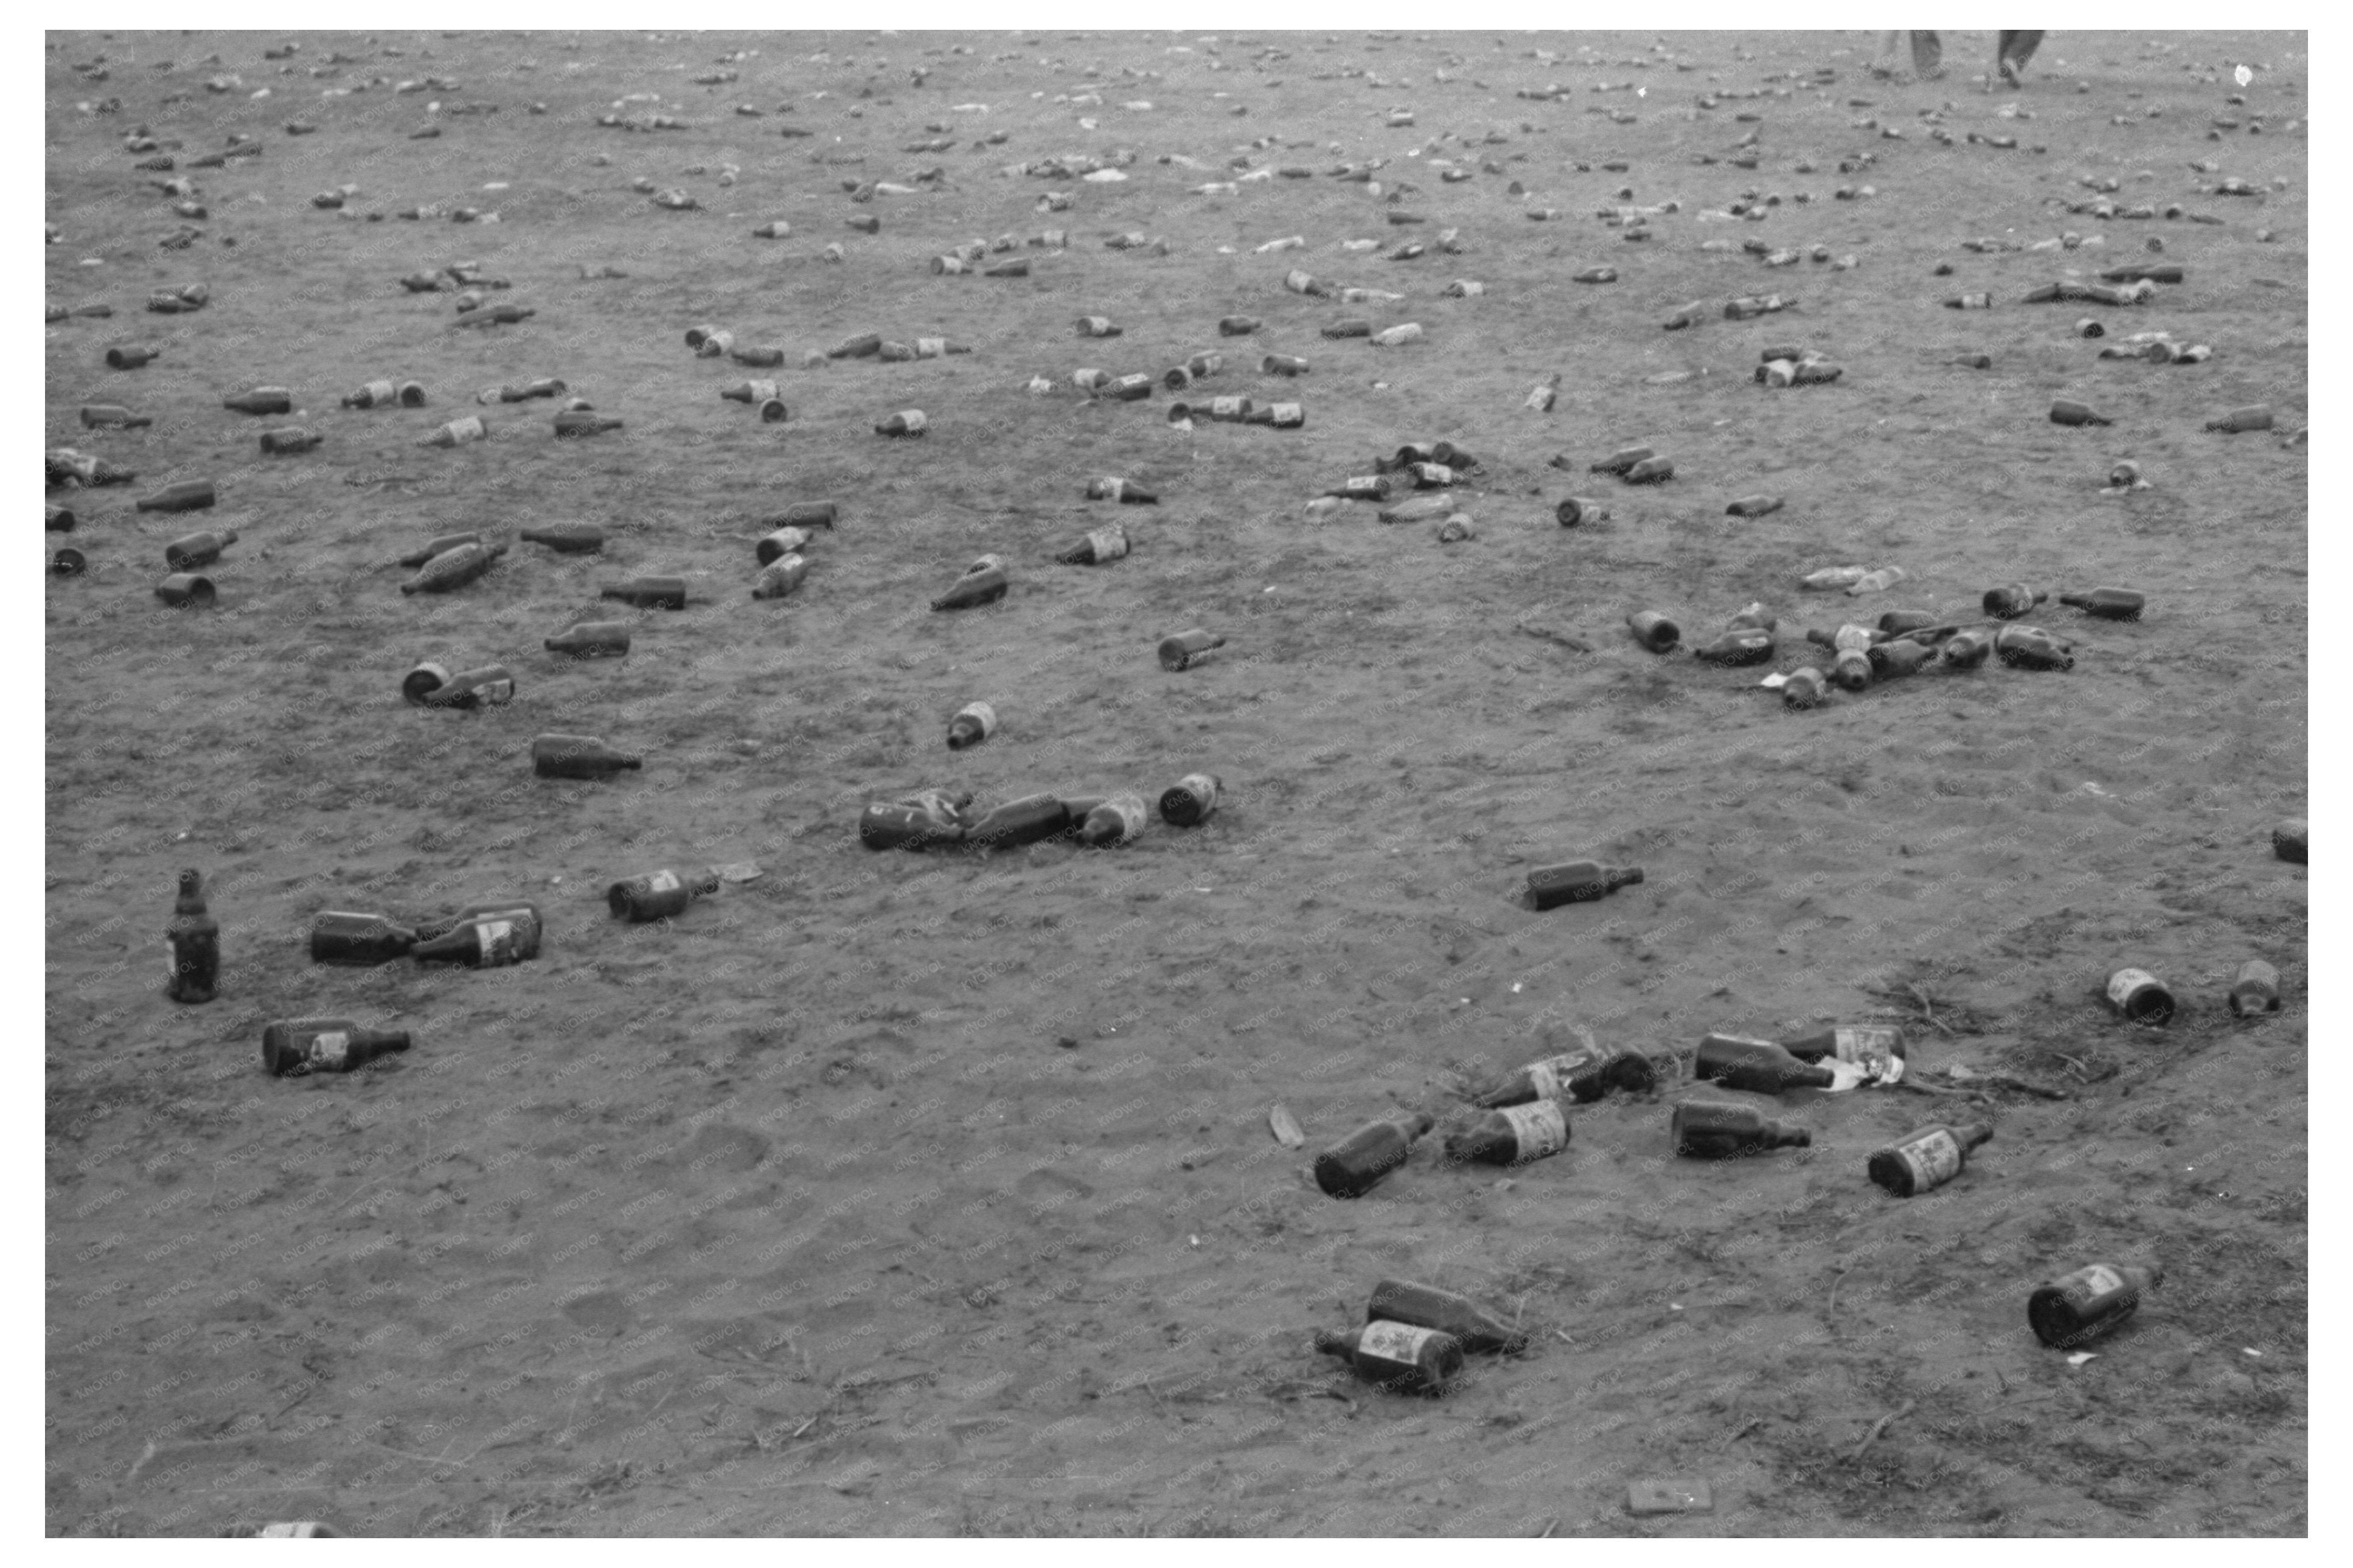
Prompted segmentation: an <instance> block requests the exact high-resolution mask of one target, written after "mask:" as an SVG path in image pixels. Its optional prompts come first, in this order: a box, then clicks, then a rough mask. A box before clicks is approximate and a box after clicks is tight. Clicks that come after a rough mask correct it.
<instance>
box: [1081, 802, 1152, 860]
mask: <svg viewBox="0 0 2353 1568" xmlns="http://www.w3.org/2000/svg"><path fill="white" fill-rule="evenodd" d="M1144 817H1145V812H1144V797H1143V796H1142V795H1113V796H1112V797H1111V798H1110V799H1109V800H1105V801H1101V802H1097V803H1094V804H1092V805H1089V807H1088V808H1087V810H1086V811H1084V812H1081V811H1080V810H1079V809H1078V807H1077V806H1076V805H1072V806H1071V819H1072V820H1073V821H1075V822H1077V823H1078V825H1079V842H1080V843H1082V844H1084V845H1087V846H1089V847H1092V848H1104V847H1109V846H1111V845H1114V844H1124V843H1126V842H1128V841H1129V840H1130V839H1133V838H1135V837H1140V836H1141V835H1142V834H1143V832H1144Z"/></svg>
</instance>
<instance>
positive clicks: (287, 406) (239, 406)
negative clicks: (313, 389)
mask: <svg viewBox="0 0 2353 1568" xmlns="http://www.w3.org/2000/svg"><path fill="white" fill-rule="evenodd" d="M221 406H222V407H223V408H231V409H235V410H236V411H237V413H239V414H291V413H293V412H294V395H293V394H292V393H290V392H288V391H287V390H286V389H285V388H284V387H282V386H257V387H255V388H254V389H253V390H252V391H250V392H240V393H237V394H236V395H232V396H228V397H224V398H222V399H221Z"/></svg>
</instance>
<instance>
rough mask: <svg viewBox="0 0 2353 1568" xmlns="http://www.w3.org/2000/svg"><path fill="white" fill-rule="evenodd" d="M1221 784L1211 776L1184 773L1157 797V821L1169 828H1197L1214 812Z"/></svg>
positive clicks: (1223, 786) (1222, 785)
mask: <svg viewBox="0 0 2353 1568" xmlns="http://www.w3.org/2000/svg"><path fill="white" fill-rule="evenodd" d="M1224 793H1225V785H1224V784H1223V782H1222V781H1220V780H1219V778H1218V776H1217V775H1216V774H1215V773H1187V774H1186V775H1185V776H1184V777H1183V778H1181V779H1178V780H1177V781H1176V783H1175V784H1171V785H1169V786H1168V788H1166V790H1163V791H1162V792H1161V795H1160V820H1161V821H1163V822H1165V823H1166V824H1168V826H1171V827H1198V826H1200V825H1201V824H1202V823H1204V822H1207V821H1208V819H1209V816H1210V814H1211V813H1212V812H1214V811H1216V810H1217V809H1218V801H1219V797H1220V796H1221V795H1223V794H1224Z"/></svg>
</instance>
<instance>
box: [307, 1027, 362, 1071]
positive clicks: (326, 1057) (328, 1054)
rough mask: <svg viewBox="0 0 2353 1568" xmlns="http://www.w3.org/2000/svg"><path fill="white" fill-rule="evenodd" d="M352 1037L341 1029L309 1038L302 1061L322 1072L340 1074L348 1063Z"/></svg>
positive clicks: (350, 1054)
mask: <svg viewBox="0 0 2353 1568" xmlns="http://www.w3.org/2000/svg"><path fill="white" fill-rule="evenodd" d="M351 1056H352V1037H351V1035H350V1034H349V1033H348V1032H347V1031H345V1030H343V1029H331V1030H329V1031H328V1032H327V1033H325V1034H323V1035H313V1036H311V1044H310V1047H309V1048H308V1049H307V1050H306V1051H305V1052H304V1053H303V1057H304V1059H305V1060H307V1061H308V1062H309V1063H310V1064H311V1066H312V1067H314V1068H319V1069H321V1070H322V1071H324V1072H342V1071H343V1069H344V1068H345V1067H346V1066H347V1065H348V1064H349V1063H350V1061H351Z"/></svg>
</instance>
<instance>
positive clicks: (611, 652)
mask: <svg viewBox="0 0 2353 1568" xmlns="http://www.w3.org/2000/svg"><path fill="white" fill-rule="evenodd" d="M542 646H543V647H545V648H546V649H547V651H548V652H550V653H561V654H569V655H570V656H571V657H572V658H620V657H621V656H623V655H625V654H627V653H628V651H629V623H628V622H627V621H578V622H575V623H574V624H573V625H571V626H566V627H565V628H564V629H563V630H562V631H560V632H558V633H556V634H555V635H554V637H548V638H546V639H544V641H543V644H542Z"/></svg>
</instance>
